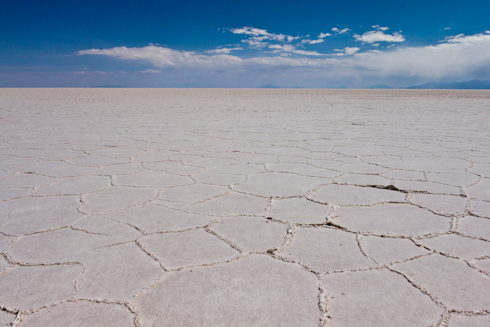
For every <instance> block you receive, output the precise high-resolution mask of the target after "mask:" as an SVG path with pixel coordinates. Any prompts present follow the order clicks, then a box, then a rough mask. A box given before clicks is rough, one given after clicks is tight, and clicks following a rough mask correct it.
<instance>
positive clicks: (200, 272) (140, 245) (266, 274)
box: [0, 89, 490, 327]
mask: <svg viewBox="0 0 490 327" xmlns="http://www.w3.org/2000/svg"><path fill="white" fill-rule="evenodd" d="M488 117H490V92H489V91H445V90H439V91H431V90H387V91H384V90H369V91H368V90H284V89H283V90H266V89H262V90H252V89H240V90H237V89H212V90H210V89H206V90H205V89H0V139H1V143H0V308H1V310H0V325H9V324H13V325H14V326H389V325H393V326H394V325H396V326H451V327H453V326H488V325H490V234H489V233H488V230H490V191H489V189H490V188H489V186H490V174H489V172H490V132H489V131H490V119H489V118H488Z"/></svg>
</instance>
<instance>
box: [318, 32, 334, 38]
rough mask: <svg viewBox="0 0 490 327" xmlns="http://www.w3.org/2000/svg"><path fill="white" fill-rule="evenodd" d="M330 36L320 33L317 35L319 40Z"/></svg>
mask: <svg viewBox="0 0 490 327" xmlns="http://www.w3.org/2000/svg"><path fill="white" fill-rule="evenodd" d="M331 35H332V34H330V33H320V35H318V38H319V39H324V38H326V37H327V36H331Z"/></svg>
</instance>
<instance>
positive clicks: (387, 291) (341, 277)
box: [323, 269, 444, 327]
mask: <svg viewBox="0 0 490 327" xmlns="http://www.w3.org/2000/svg"><path fill="white" fill-rule="evenodd" d="M323 282H324V284H325V289H326V291H327V294H328V303H329V306H328V309H329V310H328V312H329V316H330V317H331V320H330V321H329V324H328V325H329V326H332V327H335V326H407V327H409V326H434V325H435V324H436V323H437V322H438V321H439V320H440V317H441V315H442V314H443V313H444V309H443V308H441V307H438V306H437V304H436V303H434V302H433V301H432V300H431V299H430V297H429V296H427V295H425V294H423V293H422V292H420V291H419V290H418V289H416V288H414V287H413V286H412V285H410V283H409V282H408V281H407V280H406V279H405V278H403V277H402V276H400V275H397V274H396V273H393V272H391V271H389V270H387V269H382V270H373V271H362V272H355V273H344V274H336V275H328V276H326V277H325V278H324V279H323ZM400 308H403V310H400Z"/></svg>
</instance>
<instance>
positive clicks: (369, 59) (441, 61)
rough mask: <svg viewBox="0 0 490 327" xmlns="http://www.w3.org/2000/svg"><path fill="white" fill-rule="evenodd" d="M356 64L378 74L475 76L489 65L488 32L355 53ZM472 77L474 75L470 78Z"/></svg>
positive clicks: (489, 45) (430, 76) (435, 76)
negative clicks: (391, 48) (411, 45)
mask: <svg viewBox="0 0 490 327" xmlns="http://www.w3.org/2000/svg"><path fill="white" fill-rule="evenodd" d="M354 57H355V60H356V62H357V63H358V64H360V65H363V66H365V67H367V68H369V69H371V70H373V72H376V73H377V74H381V75H383V76H386V75H403V76H419V77H425V78H442V77H448V76H449V77H454V78H456V77H455V76H459V79H464V78H474V76H475V74H477V73H479V72H481V71H484V70H485V69H486V71H487V72H488V71H489V70H488V67H490V35H488V34H482V33H481V34H475V35H468V36H465V35H462V34H460V35H456V36H452V37H449V38H447V39H446V40H445V41H443V42H442V43H440V44H438V45H435V46H433V45H430V46H425V47H409V48H398V49H396V50H394V51H388V52H379V53H374V54H373V53H358V54H355V55H354ZM472 76H473V77H472Z"/></svg>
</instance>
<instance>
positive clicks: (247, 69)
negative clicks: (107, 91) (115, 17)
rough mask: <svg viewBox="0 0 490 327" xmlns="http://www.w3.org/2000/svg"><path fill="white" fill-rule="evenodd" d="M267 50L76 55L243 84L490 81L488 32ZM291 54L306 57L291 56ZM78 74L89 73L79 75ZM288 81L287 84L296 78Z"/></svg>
mask: <svg viewBox="0 0 490 327" xmlns="http://www.w3.org/2000/svg"><path fill="white" fill-rule="evenodd" d="M489 32H490V31H489ZM267 49H269V50H272V51H271V52H272V53H274V54H272V55H271V54H270V53H269V55H268V56H263V55H262V56H257V57H252V58H240V57H238V56H234V55H229V54H223V53H210V54H205V53H198V52H192V51H178V50H173V49H170V48H166V47H163V46H155V45H150V46H146V47H140V48H127V47H116V48H109V49H90V50H82V51H79V52H77V54H78V55H99V56H108V57H111V58H115V59H120V60H137V61H146V62H150V63H152V64H153V65H154V66H155V67H157V68H164V67H174V68H175V69H174V70H171V71H175V72H177V71H181V72H182V73H181V74H184V73H183V72H187V73H188V74H189V76H195V75H193V74H195V71H196V69H199V70H200V71H202V72H208V73H201V74H200V76H208V75H206V74H212V72H214V71H216V70H222V71H229V72H230V73H229V74H231V72H237V73H236V74H238V72H240V74H241V75H237V76H238V77H236V78H238V79H240V77H239V76H245V75H246V76H251V77H250V80H252V81H253V80H254V79H253V76H256V75H254V74H261V76H263V75H264V74H266V73H267V72H274V74H276V75H277V74H282V73H284V74H286V72H289V73H288V74H293V70H291V69H294V72H296V73H295V74H301V76H303V77H304V78H305V81H308V80H309V81H313V80H318V81H324V80H325V77H326V76H328V77H329V78H328V80H330V81H333V80H335V79H336V78H337V79H340V78H342V79H349V78H350V79H352V80H357V81H358V80H362V79H369V78H371V79H373V78H384V77H392V76H397V78H407V79H412V80H413V79H419V80H420V79H425V80H432V81H433V80H434V79H435V80H437V79H441V78H450V79H451V80H465V79H473V78H480V79H488V78H490V69H489V67H490V33H487V32H485V33H480V34H475V35H462V34H460V35H456V36H451V37H448V38H446V39H445V40H443V41H442V42H440V43H438V44H436V45H430V46H423V47H399V48H396V49H394V50H389V51H388V50H385V51H378V50H371V51H368V52H366V51H364V52H361V50H359V48H358V47H346V48H344V49H343V50H340V49H336V50H338V51H337V52H338V53H337V54H336V55H337V56H339V57H337V58H332V57H330V58H322V57H320V56H321V55H322V54H320V53H318V52H315V51H305V50H299V49H297V48H296V47H294V46H293V45H292V44H269V45H268V46H267ZM288 54H296V55H304V56H308V57H297V56H288ZM286 68H288V69H286ZM285 69H286V70H285ZM167 72H168V71H166V74H167ZM80 74H85V73H84V72H80ZM92 74H93V73H92ZM166 74H162V76H166ZM271 74H272V73H271ZM485 74H486V75H485ZM213 76H215V78H221V77H219V76H221V75H219V76H218V77H216V76H217V75H213ZM229 76H231V75H229ZM233 76H235V75H233ZM257 76H258V75H257ZM281 76H282V75H281ZM288 76H289V77H288V78H289V79H290V78H293V77H294V76H293V75H288ZM321 76H322V77H321ZM320 77H321V78H320ZM217 81H218V80H217ZM213 83H214V82H213ZM227 85H228V84H227Z"/></svg>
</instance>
